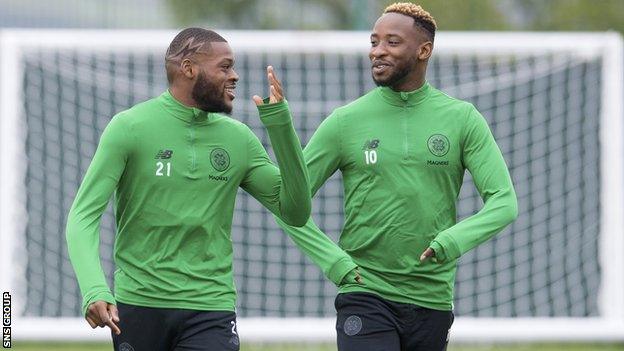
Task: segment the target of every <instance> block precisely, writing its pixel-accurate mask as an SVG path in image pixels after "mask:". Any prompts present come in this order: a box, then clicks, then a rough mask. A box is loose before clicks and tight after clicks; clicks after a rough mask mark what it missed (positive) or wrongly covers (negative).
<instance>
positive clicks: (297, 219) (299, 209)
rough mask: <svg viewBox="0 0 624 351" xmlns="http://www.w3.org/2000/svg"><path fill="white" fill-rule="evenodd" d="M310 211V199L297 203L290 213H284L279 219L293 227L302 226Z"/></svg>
mask: <svg viewBox="0 0 624 351" xmlns="http://www.w3.org/2000/svg"><path fill="white" fill-rule="evenodd" d="M311 212H312V204H311V202H310V201H307V203H303V204H298V205H297V206H295V207H294V211H292V212H291V213H286V214H283V215H282V216H281V219H282V220H283V221H284V223H286V224H288V225H291V226H293V227H303V226H304V225H306V223H308V220H309V219H310V214H311Z"/></svg>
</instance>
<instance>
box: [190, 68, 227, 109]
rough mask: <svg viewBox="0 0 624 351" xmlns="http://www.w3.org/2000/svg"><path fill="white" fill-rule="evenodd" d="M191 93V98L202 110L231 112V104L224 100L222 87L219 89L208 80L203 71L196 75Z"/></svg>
mask: <svg viewBox="0 0 624 351" xmlns="http://www.w3.org/2000/svg"><path fill="white" fill-rule="evenodd" d="M191 94H192V97H193V100H195V102H196V103H197V105H199V108H200V109H201V110H203V111H206V112H217V113H220V112H223V113H227V114H230V113H232V104H228V103H227V101H226V100H225V94H224V91H223V89H220V87H219V86H217V85H216V84H215V83H213V82H212V81H210V80H208V78H206V75H205V74H204V72H200V73H199V75H198V76H197V81H196V82H195V85H193V91H192V93H191Z"/></svg>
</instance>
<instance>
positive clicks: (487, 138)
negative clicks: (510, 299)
mask: <svg viewBox="0 0 624 351" xmlns="http://www.w3.org/2000/svg"><path fill="white" fill-rule="evenodd" d="M303 153H304V157H305V159H306V162H307V166H308V171H309V172H310V185H311V187H312V193H313V194H315V193H316V191H317V190H318V189H319V187H321V185H322V184H323V183H324V182H325V181H326V180H327V179H328V178H329V177H330V176H331V175H332V174H333V173H334V172H335V171H336V170H340V171H341V172H342V177H343V182H344V192H345V223H344V228H343V231H342V233H341V235H340V240H339V246H340V248H342V249H343V250H344V251H345V252H346V253H347V254H348V255H349V256H350V257H351V258H352V259H353V261H354V262H355V264H357V265H358V266H359V270H360V275H361V277H362V279H363V281H364V284H363V285H360V284H355V283H353V282H352V279H347V280H345V283H346V284H343V285H341V286H340V289H339V291H340V292H370V293H374V294H377V295H379V296H381V297H383V298H385V299H388V300H391V301H396V302H402V303H411V304H416V305H419V306H423V307H427V308H432V309H438V310H451V309H452V306H453V305H452V302H453V285H454V281H455V271H456V261H457V259H458V258H459V257H460V256H461V255H462V254H464V253H465V252H467V251H468V250H470V249H472V248H474V247H475V246H477V245H479V244H481V243H483V242H484V241H486V240H488V239H489V238H491V237H492V236H493V235H495V234H496V233H498V232H499V231H500V230H502V229H503V228H504V227H505V226H506V225H508V224H509V223H511V222H512V221H513V220H514V219H515V218H516V216H517V211H518V209H517V200H516V195H515V192H514V189H513V185H512V182H511V178H510V176H509V172H508V170H507V166H506V165H505V161H504V159H503V156H502V154H501V152H500V150H499V148H498V146H497V145H496V142H495V140H494V137H493V136H492V133H491V132H490V130H489V128H488V125H487V122H486V121H485V119H484V118H483V117H482V116H481V114H479V112H478V111H477V110H476V109H475V108H474V106H472V105H471V104H470V103H467V102H464V101H460V100H457V99H454V98H451V97H449V96H447V95H445V94H444V93H442V92H440V91H439V90H437V89H434V88H433V87H431V86H430V85H429V84H428V83H425V85H423V86H422V87H421V88H420V89H418V90H416V91H413V92H395V91H393V90H392V89H390V88H387V87H379V88H376V89H374V90H372V91H370V92H369V93H368V94H366V95H364V96H363V97H361V98H359V99H358V100H356V101H354V102H352V103H351V104H348V105H346V106H343V107H341V108H338V109H336V110H335V111H334V112H333V113H332V114H331V115H330V116H329V117H328V118H326V119H325V120H324V121H323V122H322V123H321V125H320V126H319V128H318V130H317V131H316V132H315V134H314V135H313V136H312V138H311V140H310V142H309V143H308V145H307V146H306V148H305V149H304V152H303ZM466 169H468V171H470V173H471V174H472V177H473V179H474V183H475V185H476V188H477V190H478V191H479V193H480V195H481V197H482V199H483V201H484V205H483V207H482V209H481V210H480V211H479V212H478V213H476V214H474V215H473V216H471V217H468V218H466V219H464V220H462V221H461V222H459V223H456V222H457V220H456V201H457V198H458V195H459V191H460V187H461V185H462V181H463V178H464V173H465V170H466ZM278 222H279V221H278ZM280 225H281V226H282V227H283V228H284V229H285V230H286V231H287V232H288V234H289V235H290V236H291V237H292V238H293V239H294V240H295V242H297V243H299V242H302V241H303V240H304V238H306V237H320V236H319V235H318V234H319V233H320V230H319V229H318V228H317V227H316V225H315V224H314V222H313V221H312V220H310V221H309V222H308V224H307V225H306V226H304V227H302V228H294V227H289V226H287V225H285V224H284V223H283V222H281V223H280ZM326 240H329V239H326ZM427 247H432V248H433V249H434V250H435V254H436V258H435V259H433V260H428V261H425V262H424V263H421V262H420V260H419V258H420V255H421V253H422V252H423V251H425V249H426V248H427ZM308 254H309V255H310V256H311V258H312V259H313V260H314V261H315V262H316V263H317V264H319V265H321V266H323V265H324V266H325V267H327V266H328V265H327V262H326V260H325V259H323V258H322V257H318V256H314V255H313V253H308ZM342 262H343V263H342V264H340V265H338V266H336V267H333V270H334V271H336V272H341V274H346V272H348V271H349V270H350V269H352V268H353V266H352V265H351V264H352V263H349V261H348V260H343V261H342ZM324 270H325V269H324ZM347 276H349V275H347Z"/></svg>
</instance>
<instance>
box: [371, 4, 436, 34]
mask: <svg viewBox="0 0 624 351" xmlns="http://www.w3.org/2000/svg"><path fill="white" fill-rule="evenodd" d="M383 13H384V14H386V13H400V14H402V15H405V16H409V17H412V18H413V19H414V23H415V24H416V25H417V26H418V27H419V28H421V29H423V30H424V31H425V32H427V34H429V36H430V39H431V40H433V38H434V37H435V31H436V29H437V28H438V26H437V24H436V21H435V19H434V18H433V16H431V14H430V13H429V12H427V11H425V10H424V9H423V8H422V7H421V6H420V5H416V4H413V3H411V2H395V3H394V4H392V5H390V6H388V7H386V9H385V10H384V12H383Z"/></svg>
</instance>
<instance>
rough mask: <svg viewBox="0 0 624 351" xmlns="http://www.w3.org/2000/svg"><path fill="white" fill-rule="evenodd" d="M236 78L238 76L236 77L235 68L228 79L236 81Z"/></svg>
mask: <svg viewBox="0 0 624 351" xmlns="http://www.w3.org/2000/svg"><path fill="white" fill-rule="evenodd" d="M238 78H239V77H238V73H236V71H235V70H232V74H231V76H230V79H231V80H233V81H235V82H238Z"/></svg>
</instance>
